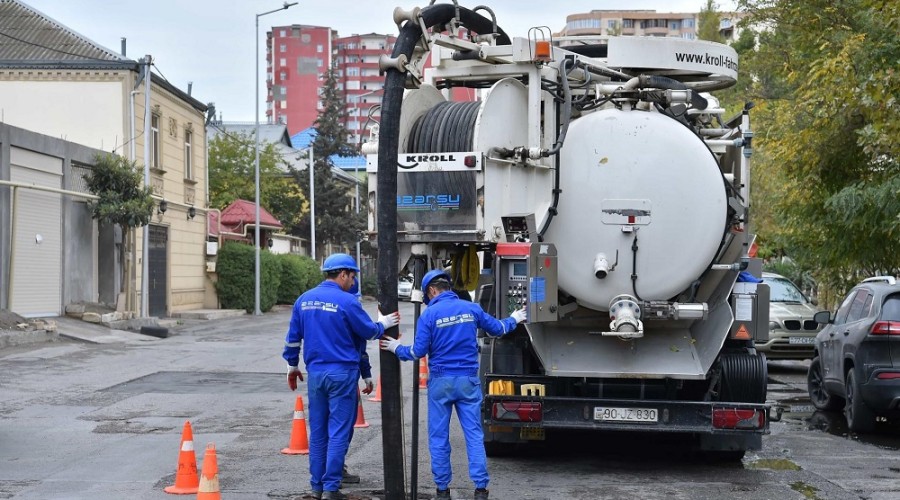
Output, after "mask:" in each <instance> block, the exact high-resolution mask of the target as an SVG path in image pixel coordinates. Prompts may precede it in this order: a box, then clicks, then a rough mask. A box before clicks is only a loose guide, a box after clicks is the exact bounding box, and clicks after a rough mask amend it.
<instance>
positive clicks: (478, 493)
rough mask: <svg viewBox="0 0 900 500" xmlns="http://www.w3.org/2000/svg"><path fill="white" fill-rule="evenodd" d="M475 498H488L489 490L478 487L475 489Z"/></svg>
mask: <svg viewBox="0 0 900 500" xmlns="http://www.w3.org/2000/svg"><path fill="white" fill-rule="evenodd" d="M475 500H488V490H486V489H484V488H478V489H476V490H475Z"/></svg>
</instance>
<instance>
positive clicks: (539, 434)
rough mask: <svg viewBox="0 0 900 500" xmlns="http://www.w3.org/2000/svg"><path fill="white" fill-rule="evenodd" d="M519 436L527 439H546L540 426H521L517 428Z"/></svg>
mask: <svg viewBox="0 0 900 500" xmlns="http://www.w3.org/2000/svg"><path fill="white" fill-rule="evenodd" d="M519 438H520V439H527V440H529V441H543V440H545V439H547V435H546V434H545V433H544V429H543V428H542V427H522V428H521V429H520V430H519Z"/></svg>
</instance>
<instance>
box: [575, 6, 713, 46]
mask: <svg viewBox="0 0 900 500" xmlns="http://www.w3.org/2000/svg"><path fill="white" fill-rule="evenodd" d="M698 24H699V14H698V13H696V12H656V11H655V10H592V11H590V12H586V13H580V14H570V15H568V16H566V27H565V28H563V30H562V32H561V33H559V34H560V35H562V36H574V35H612V36H616V35H632V36H666V37H677V38H686V39H688V40H693V39H695V38H696V37H697V27H698Z"/></svg>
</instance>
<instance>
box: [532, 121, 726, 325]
mask: <svg viewBox="0 0 900 500" xmlns="http://www.w3.org/2000/svg"><path fill="white" fill-rule="evenodd" d="M560 188H561V189H562V193H561V194H560V201H559V207H558V210H559V215H557V216H556V217H555V218H554V219H553V222H552V223H551V224H550V228H549V229H548V231H547V233H546V234H545V235H544V239H545V240H546V241H549V242H552V243H554V244H555V245H556V249H557V252H558V256H559V259H558V262H559V287H560V289H562V290H565V291H566V292H567V293H569V294H571V295H573V296H574V297H576V299H577V300H578V303H579V304H581V305H583V306H585V307H589V308H592V309H596V310H599V311H606V310H608V308H609V301H610V299H612V298H613V297H615V296H617V295H619V294H629V295H635V296H637V297H638V298H640V299H643V300H666V299H670V298H672V297H674V296H676V295H677V294H679V293H680V292H682V291H683V290H685V289H686V288H688V287H689V286H690V285H691V283H692V282H694V281H695V280H696V279H697V278H698V277H699V276H700V275H701V274H702V273H703V271H704V270H706V268H707V267H708V266H709V264H710V263H711V262H712V260H713V257H714V256H715V254H716V253H717V251H718V248H719V245H720V243H721V241H722V238H723V235H724V233H725V226H726V217H727V199H726V193H725V183H724V180H723V178H722V175H721V173H720V171H719V168H718V165H717V163H716V160H715V158H714V157H713V155H712V153H711V152H710V151H709V149H708V148H707V147H706V145H705V144H703V142H702V141H701V140H700V139H699V138H698V137H697V136H696V135H694V134H693V133H692V132H691V131H690V130H688V129H687V128H686V127H685V126H683V125H682V124H680V123H678V122H677V121H675V120H673V119H671V118H668V117H666V116H663V115H660V114H658V113H656V112H645V111H621V110H616V109H610V110H603V111H599V112H595V113H591V114H589V115H586V116H584V117H581V118H579V119H576V120H573V122H572V123H571V125H570V126H569V130H568V134H567V136H566V138H565V143H564V146H563V149H562V152H561V156H560ZM635 238H637V247H638V250H637V253H636V255H637V258H636V266H635V267H633V265H634V264H635V259H634V257H633V255H634V253H633V250H632V245H633V243H634V241H635ZM604 259H605V262H604ZM632 272H634V273H635V274H636V275H637V279H636V281H635V282H634V284H632ZM597 276H603V278H602V279H600V278H598V277H597Z"/></svg>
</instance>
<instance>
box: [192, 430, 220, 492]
mask: <svg viewBox="0 0 900 500" xmlns="http://www.w3.org/2000/svg"><path fill="white" fill-rule="evenodd" d="M197 500H222V494H221V493H220V492H219V464H218V463H217V461H216V445H215V443H209V444H208V445H206V455H204V456H203V472H202V473H201V474H200V487H199V488H198V490H197Z"/></svg>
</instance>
